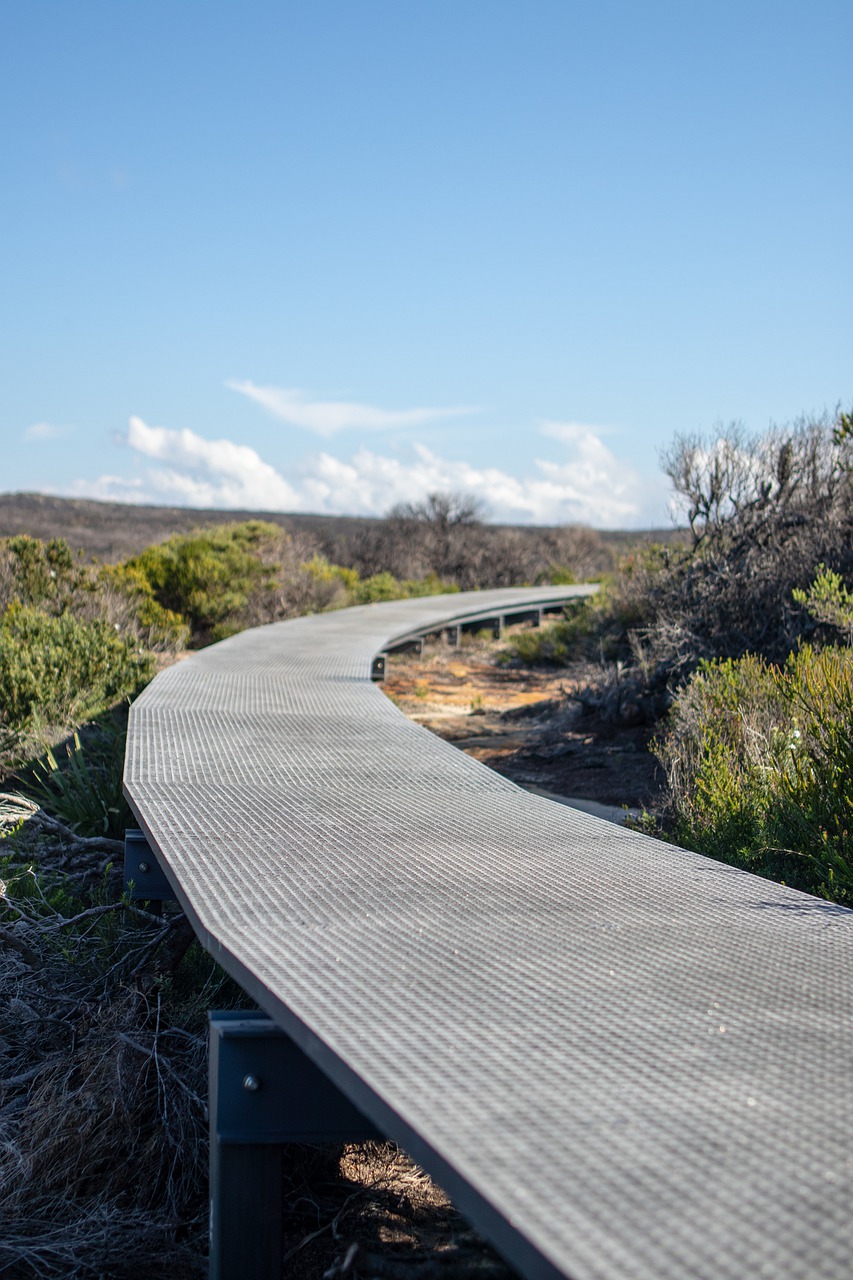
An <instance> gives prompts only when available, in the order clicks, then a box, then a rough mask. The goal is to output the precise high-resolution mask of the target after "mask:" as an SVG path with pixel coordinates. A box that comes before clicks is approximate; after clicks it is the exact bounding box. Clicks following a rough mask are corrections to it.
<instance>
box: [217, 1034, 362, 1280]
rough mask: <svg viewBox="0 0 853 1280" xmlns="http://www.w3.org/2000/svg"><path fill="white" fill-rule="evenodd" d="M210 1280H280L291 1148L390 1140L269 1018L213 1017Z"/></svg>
mask: <svg viewBox="0 0 853 1280" xmlns="http://www.w3.org/2000/svg"><path fill="white" fill-rule="evenodd" d="M209 1113H210V1271H209V1276H210V1280H281V1264H282V1251H283V1218H282V1213H283V1204H282V1201H283V1186H282V1147H283V1146H284V1145H285V1144H286V1143H289V1142H367V1141H369V1140H371V1139H374V1138H381V1137H382V1135H381V1134H380V1133H379V1132H378V1130H377V1129H375V1128H374V1127H373V1126H372V1125H371V1124H370V1123H369V1121H367V1120H366V1119H365V1118H364V1116H363V1115H362V1114H361V1112H360V1111H358V1110H357V1108H356V1107H354V1106H353V1104H352V1103H351V1102H350V1100H349V1099H348V1098H347V1097H345V1095H344V1094H342V1093H341V1092H340V1090H339V1089H338V1088H337V1087H336V1086H335V1085H334V1084H332V1082H331V1080H329V1079H328V1077H327V1076H325V1075H324V1074H323V1072H322V1071H320V1069H319V1067H317V1066H315V1065H314V1063H313V1062H312V1061H311V1060H310V1058H308V1057H306V1055H305V1054H304V1053H303V1052H302V1050H301V1049H299V1048H298V1046H297V1045H295V1044H294V1042H293V1041H292V1040H291V1039H290V1037H289V1036H287V1035H285V1033H284V1032H283V1031H282V1030H281V1028H280V1027H278V1026H276V1024H275V1023H274V1022H273V1021H272V1019H271V1018H268V1017H267V1016H266V1014H264V1013H261V1012H259V1011H258V1012H245V1011H228V1012H212V1013H211V1014H210V1093H209Z"/></svg>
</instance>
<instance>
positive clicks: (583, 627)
mask: <svg viewBox="0 0 853 1280" xmlns="http://www.w3.org/2000/svg"><path fill="white" fill-rule="evenodd" d="M596 604H597V600H596V597H593V598H592V599H591V600H584V601H579V602H578V603H577V604H575V605H572V606H570V610H569V612H568V615H567V617H565V618H563V619H562V620H561V621H560V622H548V623H545V624H544V625H542V626H539V627H532V628H531V629H530V630H529V631H517V632H516V633H515V634H514V635H511V636H508V637H507V640H506V646H505V648H504V649H503V650H502V652H501V653H500V654H499V655H498V662H499V663H500V664H501V665H502V666H510V665H513V666H524V667H564V666H565V665H566V664H567V663H568V662H572V661H576V660H578V659H582V658H586V657H588V656H589V653H588V649H589V645H590V641H591V640H592V638H593V637H595V638H596V639H597V638H598V619H599V614H598V612H597V610H596Z"/></svg>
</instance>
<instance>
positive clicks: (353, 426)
mask: <svg viewBox="0 0 853 1280" xmlns="http://www.w3.org/2000/svg"><path fill="white" fill-rule="evenodd" d="M225 385H226V386H227V387H230V389H231V390H232V391H238V392H239V393H240V394H241V395H244V396H248V398H249V399H250V400H254V401H255V403H256V404H259V405H262V406H263V408H264V409H266V410H267V411H268V412H269V413H271V414H273V416H274V417H276V418H280V419H281V421H282V422H288V423H290V425H291V426H293V427H302V428H303V429H304V430H305V431H313V432H314V433H315V435H318V436H332V435H335V433H336V432H338V431H353V430H358V431H391V430H394V429H395V428H398V427H417V426H420V425H422V424H423V423H425V422H433V421H435V420H437V419H439V418H458V417H460V416H462V415H465V414H471V413H479V412H480V410H479V409H477V408H474V407H471V406H469V407H467V408H449V409H380V408H378V407H377V406H376V405H372V404H355V403H353V402H351V401H347V400H311V399H309V398H308V396H307V394H306V393H305V392H304V391H299V390H297V389H296V388H293V387H258V386H256V385H255V384H254V382H237V381H236V380H234V379H231V380H230V381H228V382H226V384H225Z"/></svg>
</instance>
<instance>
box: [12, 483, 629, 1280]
mask: <svg viewBox="0 0 853 1280" xmlns="http://www.w3.org/2000/svg"><path fill="white" fill-rule="evenodd" d="M421 537H422V538H423V540H424V546H426V547H428V550H427V551H426V552H424V550H423V546H421V547H420V551H419V553H418V554H415V551H416V550H417V549H418V546H419V539H420V538H421ZM469 537H470V539H471V542H470V544H468V542H467V539H468V538H469ZM490 537H491V535H490V534H489V533H488V531H485V532H484V531H483V529H482V528H481V526H480V523H479V519H478V516H477V512H476V511H475V510H474V509H473V508H472V507H471V506H470V504H467V502H466V500H463V499H456V498H454V499H452V500H447V501H445V500H444V499H443V498H440V497H438V496H436V497H435V498H432V499H430V500H429V502H428V503H427V504H425V505H424V507H423V508H410V509H402V508H401V509H399V510H398V511H397V512H396V514H394V515H393V516H392V517H391V518H390V520H389V522H388V539H389V541H388V543H387V546H386V544H385V541H384V538H379V539H378V540H377V539H375V540H374V541H373V542H372V543H371V544H370V545H368V543H364V544H362V545H360V546H358V547H356V546H352V547H350V548H349V549H348V551H347V550H346V548H345V554H344V556H343V557H342V559H343V560H344V561H345V562H344V563H338V562H337V561H336V560H334V559H331V558H330V557H329V554H328V550H329V548H328V546H326V545H324V544H323V542H322V541H320V540H316V539H312V538H310V537H308V536H307V535H304V534H301V533H300V534H290V533H288V532H287V531H285V530H283V529H282V528H280V527H279V526H278V525H275V524H269V523H266V522H263V521H259V520H251V521H244V522H240V523H234V524H230V525H218V526H215V527H211V528H201V529H198V530H194V531H190V532H187V533H182V534H178V535H174V536H172V537H169V538H167V539H166V540H165V541H163V542H161V543H158V544H156V545H153V546H150V547H148V548H146V549H145V550H144V551H142V552H141V553H140V554H138V555H135V556H133V557H131V558H129V559H126V560H125V561H123V562H121V563H118V564H106V565H105V564H98V563H94V562H93V563H86V562H84V560H83V558H82V557H81V556H79V555H75V554H74V553H73V552H72V550H71V548H70V547H69V546H68V544H67V543H66V542H65V541H63V540H62V539H58V538H55V539H50V540H47V541H40V540H38V539H35V538H32V537H26V536H16V537H13V538H7V539H3V540H0V778H3V777H5V784H4V785H0V990H2V993H3V997H4V999H3V1001H2V1002H0V1139H2V1140H0V1215H2V1218H3V1223H4V1231H3V1239H2V1241H0V1271H2V1272H3V1273H4V1274H9V1275H15V1276H21V1277H26V1276H31V1277H56V1278H57V1280H58V1278H59V1277H63V1280H73V1278H76V1277H80V1278H81V1280H82V1277H90V1276H93V1275H100V1276H104V1277H107V1276H109V1277H111V1278H113V1280H119V1278H121V1280H124V1278H126V1280H131V1278H132V1280H141V1278H142V1277H146V1276H150V1277H151V1278H152V1280H154V1277H160V1276H163V1275H166V1274H168V1275H170V1276H174V1277H175V1280H183V1278H189V1277H200V1276H201V1275H203V1274H204V1272H205V1242H206V1227H207V1203H206V1179H207V1163H206V1160H207V1157H206V1123H205V1094H206V1029H207V1028H206V1012H207V1010H208V1009H209V1008H211V1007H218V1008H228V1007H230V1006H232V1005H234V1004H238V1003H239V1004H242V1005H245V1003H246V996H245V994H244V993H243V992H242V991H240V990H239V989H238V988H237V987H236V986H235V985H234V984H233V983H232V982H230V980H229V979H227V977H226V976H225V975H224V974H223V972H222V971H221V970H220V969H219V968H218V967H217V966H216V964H215V963H214V962H213V961H212V960H211V959H210V957H208V956H207V955H206V953H204V952H203V951H202V950H201V948H200V946H199V945H198V944H197V943H196V942H195V941H194V939H193V935H192V930H191V929H190V926H189V924H188V922H187V920H186V919H185V917H184V916H183V914H182V913H181V912H180V911H179V910H178V909H177V908H168V909H167V910H166V913H165V914H163V915H154V914H151V913H149V912H148V911H146V910H144V909H142V908H141V907H140V906H139V904H137V903H134V902H132V901H131V900H130V899H129V898H127V897H126V896H125V897H123V896H122V883H121V872H120V870H119V868H120V865H121V861H122V853H123V845H122V836H123V833H124V831H125V829H126V828H127V827H128V826H129V825H132V818H131V815H130V813H129V811H128V808H127V805H126V802H125V800H124V797H123V795H122V789H121V777H122V764H123V756H124V742H125V736H126V719H127V717H126V713H127V707H128V705H129V702H130V701H131V700H132V699H133V698H134V697H135V696H136V694H137V693H138V692H139V691H140V690H141V689H142V688H143V686H144V685H145V684H146V683H147V681H148V680H150V678H151V677H152V675H153V674H154V673H155V672H156V671H157V669H158V668H159V667H160V666H162V665H163V664H164V663H168V662H170V661H173V660H174V659H175V658H176V657H177V656H179V654H180V653H181V652H182V651H183V650H185V649H186V648H188V647H189V648H198V647H200V646H203V645H206V644H208V643H211V642H213V641H216V640H218V639H222V638H224V637H227V636H229V635H231V634H233V633H235V632H237V631H240V630H242V629H243V628H245V627H247V626H252V625H257V624H260V623H264V622H272V621H276V620H278V619H281V618H287V617H292V616H296V615H298V614H304V613H308V612H314V611H321V610H326V609H335V608H341V607H344V606H346V605H351V604H370V603H373V602H375V601H382V600H392V599H397V598H405V597H411V596H419V595H428V594H436V593H440V592H446V591H455V590H459V589H460V588H461V587H464V586H471V585H478V584H479V583H480V581H481V579H482V582H483V583H484V584H485V585H489V584H491V583H492V582H494V581H495V580H502V579H503V578H509V579H510V580H520V581H525V580H527V578H528V577H530V578H536V579H537V580H539V581H544V580H547V577H548V575H549V574H552V573H553V574H554V575H564V576H565V575H574V574H575V573H577V574H582V573H583V571H584V569H583V566H584V564H585V563H589V562H590V561H589V557H590V556H591V555H595V554H597V555H598V557H599V562H601V563H606V562H607V555H606V554H605V553H603V552H602V550H601V548H600V547H599V546H598V540H597V538H596V536H595V535H589V536H588V537H587V536H586V535H585V534H583V533H581V532H579V533H577V535H575V534H567V535H566V536H565V537H563V538H561V537H560V536H557V535H554V536H552V535H551V534H543V536H542V538H541V539H535V538H534V539H531V538H527V539H523V538H522V539H521V540H519V541H518V545H517V547H516V550H518V548H521V550H520V551H518V555H517V556H516V560H515V561H510V560H508V559H507V558H506V554H505V553H506V552H507V549H508V548H510V546H511V545H512V546H515V543H514V542H513V540H512V539H510V540H509V541H506V540H505V539H504V537H503V535H500V537H498V538H497V540H496V541H495V545H494V546H493V545H492V544H491V543H490ZM493 541H494V540H493ZM573 547H574V548H575V549H576V550H577V552H578V555H577V557H576V558H575V559H574V560H573V559H572V554H573V552H572V549H573ZM531 548H533V549H532V550H531ZM537 548H538V549H537ZM386 551H387V552H388V555H387V557H386ZM521 551H523V553H524V554H523V555H522V554H521ZM404 552H405V554H404ZM585 558H586V559H585ZM490 575H491V576H490ZM347 1159H349V1162H350V1165H353V1164H358V1159H357V1158H356V1157H355V1156H352V1155H350V1156H349V1157H347V1156H346V1155H345V1157H344V1161H343V1162H342V1164H341V1168H342V1169H344V1166H345V1165H346V1161H347ZM403 1159H404V1158H403V1157H402V1156H401V1155H400V1154H399V1153H397V1152H396V1151H395V1150H392V1149H391V1148H389V1149H388V1150H387V1151H384V1150H383V1149H381V1148H377V1151H376V1153H374V1158H373V1162H372V1165H371V1169H372V1174H371V1177H372V1179H373V1182H374V1183H375V1186H371V1185H368V1184H369V1180H367V1181H365V1183H364V1186H363V1187H362V1189H361V1190H357V1191H353V1190H352V1189H350V1191H349V1194H348V1197H347V1200H346V1206H345V1207H344V1208H341V1206H340V1204H337V1205H335V1208H334V1210H333V1216H334V1217H335V1220H336V1221H339V1220H340V1219H341V1215H342V1214H343V1213H344V1212H345V1211H346V1213H347V1214H353V1215H354V1214H356V1213H357V1211H358V1209H359V1208H360V1207H363V1206H364V1204H368V1205H372V1206H373V1208H372V1209H369V1210H368V1211H367V1212H368V1216H369V1217H370V1216H371V1214H372V1217H371V1220H374V1219H377V1218H378V1217H379V1216H381V1214H382V1213H383V1212H385V1210H384V1209H383V1208H381V1205H382V1204H384V1201H385V1200H387V1197H388V1194H390V1193H389V1192H388V1191H386V1190H385V1182H384V1181H383V1179H385V1178H386V1177H387V1178H388V1179H389V1182H388V1185H389V1186H393V1187H394V1195H395V1204H397V1205H398V1209H397V1210H396V1211H395V1212H398V1213H399V1205H400V1204H402V1203H403V1201H404V1200H405V1201H409V1200H411V1210H410V1213H411V1216H412V1221H413V1222H417V1221H419V1217H418V1215H420V1216H423V1215H424V1209H423V1206H424V1205H425V1204H427V1203H428V1202H429V1205H430V1209H429V1214H428V1215H427V1217H428V1218H429V1220H430V1221H433V1219H435V1214H436V1212H438V1216H439V1218H441V1217H442V1215H444V1219H442V1221H443V1223H444V1225H443V1227H442V1230H443V1231H444V1233H445V1236H447V1237H448V1238H452V1236H453V1233H454V1231H455V1226H454V1222H455V1220H454V1219H453V1211H452V1210H451V1208H450V1207H449V1206H448V1205H446V1204H444V1205H439V1206H438V1209H436V1206H435V1205H433V1204H432V1202H431V1201H430V1200H429V1195H427V1194H426V1192H425V1191H424V1189H423V1185H422V1184H424V1183H425V1180H424V1179H421V1178H419V1177H418V1176H417V1175H416V1171H415V1172H414V1173H408V1174H407V1173H406V1171H405V1169H401V1167H400V1166H401V1161H402V1160H403ZM309 1163H310V1162H309ZM315 1163H316V1157H315ZM383 1170H384V1171H385V1172H383ZM323 1176H324V1178H325V1180H326V1181H329V1178H330V1177H331V1171H330V1169H326V1170H324V1175H323ZM339 1176H340V1175H339ZM343 1176H345V1173H344V1175H343ZM430 1194H432V1196H433V1199H435V1197H436V1196H438V1197H439V1199H440V1195H439V1193H438V1192H437V1191H434V1192H431V1193H430ZM311 1195H312V1196H316V1195H317V1192H316V1189H312V1191H311ZM289 1201H292V1218H293V1224H294V1233H295V1235H296V1242H297V1243H296V1251H297V1252H298V1251H299V1249H300V1248H301V1244H302V1242H304V1239H305V1238H306V1232H307V1239H309V1240H311V1239H313V1234H312V1232H311V1230H310V1227H306V1226H305V1225H304V1217H305V1210H304V1206H305V1203H306V1199H305V1186H304V1177H303V1174H302V1173H301V1172H300V1167H299V1164H298V1161H297V1164H296V1165H295V1166H294V1169H293V1191H292V1195H291V1196H290V1197H289ZM374 1202H375V1203H374ZM437 1203H438V1202H437V1201H436V1204H437ZM347 1206H349V1207H347ZM318 1212H319V1210H318ZM445 1219H446V1221H445ZM420 1229H421V1228H420V1227H419V1228H418V1230H420ZM443 1243H444V1244H446V1241H444V1242H443ZM469 1255H470V1256H469ZM453 1257H454V1260H455V1261H456V1264H457V1267H458V1269H459V1274H460V1275H461V1274H463V1273H464V1270H465V1269H466V1268H467V1266H468V1264H469V1263H470V1266H471V1268H472V1269H473V1270H475V1271H476V1273H477V1274H478V1275H479V1274H494V1275H495V1276H504V1275H506V1274H508V1273H507V1272H506V1269H505V1268H503V1267H502V1266H501V1265H500V1264H499V1263H498V1262H497V1260H495V1261H494V1265H493V1266H491V1269H490V1268H489V1266H488V1265H487V1262H486V1252H485V1248H484V1246H482V1245H481V1244H476V1245H469V1246H464V1247H463V1245H462V1244H459V1243H457V1244H456V1245H455V1246H454V1253H453ZM302 1259H303V1255H302V1254H300V1255H299V1257H298V1258H297V1260H296V1263H295V1264H294V1265H295V1266H297V1267H300V1266H301V1263H302Z"/></svg>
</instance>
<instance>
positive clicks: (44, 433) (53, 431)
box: [24, 422, 68, 441]
mask: <svg viewBox="0 0 853 1280" xmlns="http://www.w3.org/2000/svg"><path fill="white" fill-rule="evenodd" d="M67 433H68V427H57V426H55V425H54V423H52V422H33V423H32V424H31V425H30V426H29V427H27V428H26V429H25V431H24V439H25V440H36V441H38V440H58V439H59V437H60V436H64V435H67Z"/></svg>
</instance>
